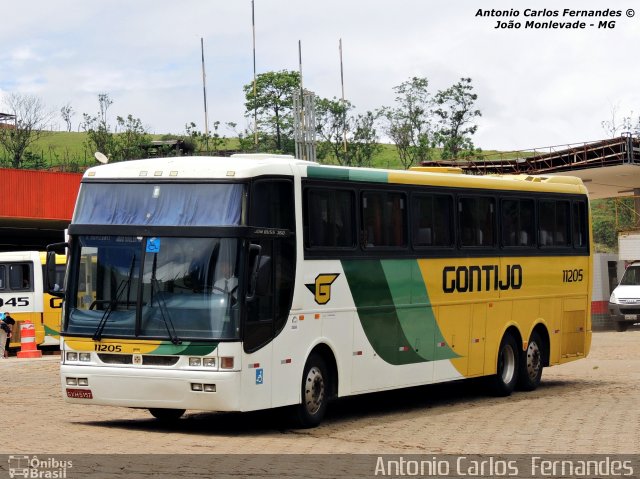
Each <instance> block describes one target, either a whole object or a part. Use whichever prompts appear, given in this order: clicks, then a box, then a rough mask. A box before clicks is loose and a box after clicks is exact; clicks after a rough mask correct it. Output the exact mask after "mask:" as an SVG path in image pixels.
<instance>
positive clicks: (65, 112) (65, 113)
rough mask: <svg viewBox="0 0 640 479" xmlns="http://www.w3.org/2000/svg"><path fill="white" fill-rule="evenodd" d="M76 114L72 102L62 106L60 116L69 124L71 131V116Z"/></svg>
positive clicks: (68, 128) (68, 127)
mask: <svg viewBox="0 0 640 479" xmlns="http://www.w3.org/2000/svg"><path fill="white" fill-rule="evenodd" d="M75 114H76V112H75V111H74V110H73V108H72V107H71V104H70V103H67V104H66V105H64V106H63V107H62V108H60V116H61V117H62V119H63V120H64V122H65V124H66V125H67V131H69V132H70V131H71V117H73V116H74V115H75Z"/></svg>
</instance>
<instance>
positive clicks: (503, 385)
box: [489, 333, 519, 396]
mask: <svg viewBox="0 0 640 479" xmlns="http://www.w3.org/2000/svg"><path fill="white" fill-rule="evenodd" d="M518 363H519V355H518V344H517V343H516V340H515V339H514V338H513V336H512V335H511V334H509V333H507V334H505V335H504V336H503V338H502V341H501V342H500V348H499V349H498V364H497V368H496V374H495V375H494V376H491V377H490V378H489V386H490V388H491V392H492V393H493V394H494V395H495V396H508V395H510V394H511V393H512V392H513V390H514V389H515V387H516V383H517V382H518Z"/></svg>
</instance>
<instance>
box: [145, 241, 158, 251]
mask: <svg viewBox="0 0 640 479" xmlns="http://www.w3.org/2000/svg"><path fill="white" fill-rule="evenodd" d="M159 252H160V238H149V239H148V240H147V253H159Z"/></svg>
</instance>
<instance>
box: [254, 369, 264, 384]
mask: <svg viewBox="0 0 640 479" xmlns="http://www.w3.org/2000/svg"><path fill="white" fill-rule="evenodd" d="M263 383H264V373H263V369H262V368H260V369H256V384H263Z"/></svg>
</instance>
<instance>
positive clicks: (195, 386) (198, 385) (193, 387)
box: [191, 383, 202, 391]
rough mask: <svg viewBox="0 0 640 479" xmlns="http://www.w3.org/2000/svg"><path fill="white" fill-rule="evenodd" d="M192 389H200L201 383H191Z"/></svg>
mask: <svg viewBox="0 0 640 479" xmlns="http://www.w3.org/2000/svg"><path fill="white" fill-rule="evenodd" d="M191 390H192V391H202V384H199V383H191Z"/></svg>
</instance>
